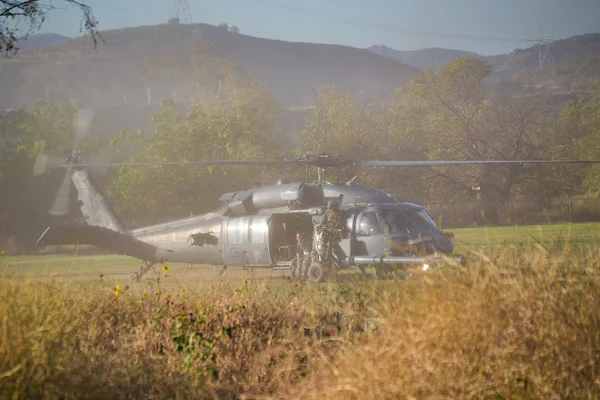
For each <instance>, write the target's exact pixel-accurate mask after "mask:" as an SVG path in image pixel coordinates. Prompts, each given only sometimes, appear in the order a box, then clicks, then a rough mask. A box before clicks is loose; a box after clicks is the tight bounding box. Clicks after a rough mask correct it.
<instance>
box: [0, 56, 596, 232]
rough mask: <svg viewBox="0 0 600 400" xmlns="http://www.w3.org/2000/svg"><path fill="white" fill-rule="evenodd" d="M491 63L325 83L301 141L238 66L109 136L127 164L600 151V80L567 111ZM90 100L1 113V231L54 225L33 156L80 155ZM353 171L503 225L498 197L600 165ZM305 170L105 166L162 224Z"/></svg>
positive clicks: (110, 183)
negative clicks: (501, 82)
mask: <svg viewBox="0 0 600 400" xmlns="http://www.w3.org/2000/svg"><path fill="white" fill-rule="evenodd" d="M490 73H491V67H490V66H489V65H488V64H486V63H484V62H481V61H479V60H477V59H475V58H473V57H470V56H461V57H458V58H457V59H455V60H453V61H451V62H449V63H448V64H446V65H444V66H442V67H441V68H440V69H439V70H434V69H427V70H424V71H423V72H422V73H420V74H419V75H418V76H415V77H414V78H412V79H411V80H410V81H409V82H408V83H407V84H406V85H404V86H402V87H399V88H397V90H396V92H395V94H394V96H392V97H391V98H389V99H386V100H385V101H381V102H377V103H367V102H364V101H360V100H359V99H358V98H356V97H354V96H352V95H351V94H350V93H345V92H341V91H338V90H336V88H335V87H332V86H323V87H320V88H318V89H317V90H316V92H315V96H314V97H313V98H312V99H310V101H311V102H312V105H313V111H312V114H311V115H310V116H309V117H308V118H307V120H306V123H305V127H304V129H303V130H302V132H301V133H300V134H299V135H298V136H297V137H296V138H295V140H296V141H295V142H293V143H292V142H290V139H289V136H288V135H287V134H286V132H285V123H284V121H283V116H282V112H283V110H282V109H281V108H280V106H279V105H278V104H277V102H276V101H275V100H274V98H273V97H272V95H271V94H270V92H269V91H268V90H267V88H265V87H264V86H263V85H261V84H259V83H257V82H256V81H254V80H253V79H252V78H251V77H249V76H247V75H244V74H241V73H240V72H239V71H236V70H235V69H232V68H225V69H223V70H222V79H221V80H220V87H219V90H218V91H203V92H202V93H201V94H199V95H198V96H196V98H195V99H196V100H195V101H194V103H193V104H192V105H191V106H190V107H188V108H187V109H186V110H185V111H178V109H177V108H176V107H175V105H176V104H175V100H173V99H165V100H163V101H162V103H161V109H160V111H159V112H157V113H156V114H155V115H153V116H152V119H151V122H152V129H150V130H149V131H144V130H137V131H121V132H119V133H118V134H117V135H116V136H115V137H114V138H113V139H112V140H111V141H110V143H108V144H105V146H110V148H111V149H112V150H113V152H114V156H113V161H122V162H129V161H138V162H141V161H146V162H149V161H186V160H201V159H273V158H283V157H293V156H297V155H300V154H303V153H316V152H327V153H332V154H337V155H340V156H344V157H348V158H355V159H380V160H386V159H387V160H394V159H395V160H436V159H447V160H486V159H504V160H517V159H525V160H526V159H578V158H582V159H598V158H600V145H598V143H600V141H599V140H598V139H600V83H599V82H591V83H590V86H589V89H588V90H587V92H586V93H585V94H584V95H582V96H580V97H579V98H578V99H576V100H574V101H571V102H569V103H568V104H567V105H566V106H565V107H564V108H563V109H562V111H560V112H556V111H555V110H554V109H552V108H551V107H550V106H549V105H548V104H547V103H546V102H544V101H543V100H542V99H541V98H539V97H535V96H528V95H527V94H526V92H524V91H523V90H522V89H521V88H509V89H507V90H505V91H502V92H490V91H489V90H487V89H486V87H485V86H484V79H485V78H486V77H487V76H488V75H489V74H490ZM81 106H82V105H79V104H74V103H69V104H53V103H50V102H40V103H37V104H35V105H34V106H33V107H31V108H30V109H29V110H26V109H20V110H15V111H12V112H8V113H4V114H3V115H2V116H0V129H1V132H2V133H1V134H2V137H1V138H0V139H1V140H2V143H3V145H2V148H1V149H0V157H1V161H0V164H1V165H2V167H1V169H0V184H1V185H2V186H1V187H2V188H3V189H2V195H1V196H2V199H1V202H0V224H2V226H3V227H4V228H3V232H0V235H1V234H2V233H4V234H6V233H7V232H9V233H10V232H14V231H15V229H16V227H17V226H19V224H20V223H22V222H23V220H24V219H27V218H31V217H30V216H31V215H36V218H37V219H38V220H40V219H42V220H43V222H44V223H46V222H47V221H46V219H47V217H44V218H46V219H43V218H41V217H40V216H41V215H42V214H43V213H45V210H46V209H44V208H45V207H46V205H47V204H49V203H50V202H51V200H52V197H53V195H54V192H55V190H56V189H57V188H56V186H53V184H54V183H53V182H54V181H52V179H54V180H56V179H58V178H57V176H59V175H60V172H54V173H53V174H48V176H45V177H36V178H32V177H31V171H32V168H33V163H34V161H35V158H36V156H37V154H38V153H39V152H40V151H43V152H47V153H48V152H49V153H52V154H61V155H63V156H64V155H67V154H68V152H69V151H70V150H71V149H70V143H71V137H72V121H73V119H74V117H75V113H76V112H77V109H78V108H79V107H81ZM84 146H87V147H86V148H85V149H86V150H85V151H84V154H86V152H87V154H93V153H94V152H98V151H99V150H101V146H100V144H99V142H98V139H97V137H96V136H95V135H93V134H92V135H91V136H90V137H89V138H88V140H87V141H86V142H84ZM340 173H341V178H343V179H345V180H347V179H350V178H351V177H353V176H354V175H358V179H357V183H360V184H362V185H367V186H372V187H377V188H381V189H383V190H386V191H388V192H390V193H392V194H394V195H395V196H396V198H399V199H402V200H407V201H414V202H436V201H438V202H444V201H446V202H461V201H470V202H480V204H481V210H480V213H479V214H480V217H481V218H482V219H483V220H484V221H487V222H488V223H501V222H502V221H500V220H499V215H498V208H499V207H501V206H502V205H503V204H506V203H507V202H508V201H511V200H513V201H514V200H521V199H532V200H534V201H535V202H536V204H538V205H539V207H544V206H545V205H546V204H548V202H549V201H550V200H552V199H554V198H557V197H564V196H568V195H575V194H582V193H589V192H591V191H598V189H600V166H591V167H582V166H579V165H564V164H560V165H525V164H512V165H469V166H447V167H430V168H422V167H410V168H398V167H383V168H369V169H367V168H363V169H360V170H359V169H355V168H346V169H344V170H342V171H340ZM51 176H54V178H52V177H51ZM303 176H304V171H300V170H298V169H297V168H282V167H258V166H257V167H246V166H245V167H238V166H234V167H206V166H191V167H176V166H150V167H136V168H132V167H122V168H120V169H115V170H112V171H110V172H109V173H108V174H107V175H106V176H104V178H103V181H102V184H103V185H104V187H105V188H106V189H107V193H108V194H109V196H110V197H111V200H112V201H113V202H114V204H115V206H116V208H117V210H118V211H119V212H120V213H122V214H123V216H124V218H125V219H127V220H132V219H133V220H138V221H142V220H143V221H144V222H156V221H158V220H164V219H167V218H176V217H181V216H186V215H189V214H190V213H194V214H197V213H201V212H206V211H209V210H210V209H212V208H214V207H215V206H216V205H217V204H218V197H219V195H220V194H221V193H223V192H230V191H236V190H242V189H248V188H251V187H253V186H255V185H264V184H271V183H273V182H274V181H275V180H276V179H277V178H281V177H283V178H289V179H303ZM27 196H29V198H31V197H33V198H35V201H33V202H32V201H28V200H27V199H26V197H27ZM24 207H30V208H24ZM31 207H35V210H32V209H31ZM44 215H45V214H44ZM474 218H475V217H474Z"/></svg>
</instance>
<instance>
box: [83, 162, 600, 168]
mask: <svg viewBox="0 0 600 400" xmlns="http://www.w3.org/2000/svg"><path fill="white" fill-rule="evenodd" d="M597 163H600V160H481V161H479V160H429V161H427V160H425V161H418V160H415V161H400V160H396V161H379V160H341V161H340V163H339V164H340V165H356V166H375V167H378V166H399V167H411V166H415V167H417V166H436V165H468V164H474V165H478V164H597ZM289 164H296V165H305V164H308V165H311V164H313V163H312V162H310V161H307V160H200V161H164V162H138V163H98V164H92V163H88V164H79V165H78V166H79V167H145V166H153V165H289ZM314 164H318V163H317V162H315V163H314ZM329 166H335V165H334V163H332V165H329Z"/></svg>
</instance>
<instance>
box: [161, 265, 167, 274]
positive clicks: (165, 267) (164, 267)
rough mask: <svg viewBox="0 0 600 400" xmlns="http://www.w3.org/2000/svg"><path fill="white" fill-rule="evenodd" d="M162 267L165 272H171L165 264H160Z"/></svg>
mask: <svg viewBox="0 0 600 400" xmlns="http://www.w3.org/2000/svg"><path fill="white" fill-rule="evenodd" d="M160 267H161V268H162V270H163V271H165V272H169V267H167V266H166V265H165V264H163V265H161V266H160Z"/></svg>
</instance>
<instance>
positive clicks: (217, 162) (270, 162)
mask: <svg viewBox="0 0 600 400" xmlns="http://www.w3.org/2000/svg"><path fill="white" fill-rule="evenodd" d="M287 164H298V165H300V164H305V162H302V161H299V160H201V161H161V162H137V163H98V164H92V163H89V164H84V163H82V164H78V165H77V166H78V167H148V166H153V165H287Z"/></svg>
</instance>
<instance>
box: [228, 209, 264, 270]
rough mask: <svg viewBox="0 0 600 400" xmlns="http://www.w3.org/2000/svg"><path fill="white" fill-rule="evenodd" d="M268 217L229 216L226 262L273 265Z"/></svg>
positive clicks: (242, 264)
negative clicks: (268, 235)
mask: <svg viewBox="0 0 600 400" xmlns="http://www.w3.org/2000/svg"><path fill="white" fill-rule="evenodd" d="M267 234H268V229H267V217H266V216H262V215H253V216H249V217H240V218H229V219H228V220H227V228H226V235H225V237H226V238H227V241H226V243H225V262H226V264H227V265H241V266H268V265H271V258H270V256H269V246H268V240H267Z"/></svg>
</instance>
